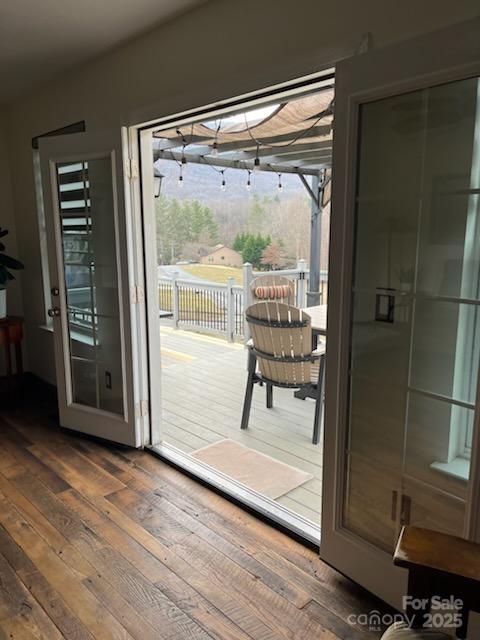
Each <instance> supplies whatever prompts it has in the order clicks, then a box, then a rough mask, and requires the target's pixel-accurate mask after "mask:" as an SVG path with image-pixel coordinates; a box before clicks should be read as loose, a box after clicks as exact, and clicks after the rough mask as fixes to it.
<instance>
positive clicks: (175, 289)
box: [172, 271, 180, 329]
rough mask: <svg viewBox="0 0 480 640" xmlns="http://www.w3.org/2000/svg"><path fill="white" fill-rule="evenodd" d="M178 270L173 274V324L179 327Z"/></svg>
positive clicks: (176, 327)
mask: <svg viewBox="0 0 480 640" xmlns="http://www.w3.org/2000/svg"><path fill="white" fill-rule="evenodd" d="M177 278H178V271H174V272H173V274H172V313H173V326H174V328H175V329H178V321H179V319H180V300H179V292H178V285H177Z"/></svg>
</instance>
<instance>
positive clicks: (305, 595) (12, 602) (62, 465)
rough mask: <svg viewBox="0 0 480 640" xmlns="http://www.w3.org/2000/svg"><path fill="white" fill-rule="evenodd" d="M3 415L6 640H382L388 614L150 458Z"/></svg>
mask: <svg viewBox="0 0 480 640" xmlns="http://www.w3.org/2000/svg"><path fill="white" fill-rule="evenodd" d="M23 405H24V407H23V408H22V409H16V410H14V409H10V410H0V503H1V504H0V638H15V639H27V638H35V639H42V640H56V639H57V638H70V639H72V640H80V639H87V638H88V639H89V640H91V639H92V638H98V639H100V640H109V639H112V640H113V639H115V640H118V639H120V638H121V639H127V638H128V639H130V638H135V639H138V640H150V639H151V640H154V639H155V640H158V639H160V638H161V639H168V640H170V639H171V640H174V639H175V640H181V639H183V638H188V639H190V638H198V639H202V640H207V639H208V638H217V639H220V640H247V639H249V640H252V639H253V640H267V639H273V638H289V639H295V640H296V639H299V640H300V639H303V640H317V639H325V640H335V639H337V638H342V639H345V640H346V639H356V638H358V639H365V640H366V639H367V638H378V637H379V636H380V633H373V632H367V631H365V630H364V629H363V628H362V627H360V626H355V625H354V624H351V623H350V622H349V615H350V614H355V613H357V614H358V613H366V612H368V611H370V610H371V609H378V608H379V607H380V604H379V602H378V601H376V600H374V599H373V598H372V597H371V596H369V595H368V594H366V593H365V592H364V591H362V590H361V589H360V588H358V587H357V586H355V585H354V584H353V583H351V582H350V581H348V580H347V579H345V578H343V577H342V576H341V575H339V574H337V573H336V572H335V571H333V570H332V569H330V568H329V567H328V566H326V565H325V564H324V563H322V562H321V561H320V560H319V558H318V557H317V555H316V553H315V552H314V551H312V550H310V549H308V548H306V547H304V546H303V545H301V544H299V543H298V542H295V541H293V540H291V539H290V538H288V537H286V536H284V535H283V534H282V533H280V532H278V531H276V530H275V529H273V528H271V527H269V526H267V525H266V524H264V523H262V522H260V521H258V520H257V519H256V518H254V517H253V516H252V515H249V514H248V513H246V512H244V511H243V510H242V509H240V508H238V507H236V506H234V505H232V504H231V503H229V502H228V501H227V500H225V499H223V498H222V497H220V496H218V495H217V494H215V493H213V492H211V491H210V490H208V489H207V488H205V487H203V486H201V485H199V484H198V483H196V482H195V481H194V480H192V479H190V478H188V477H186V476H185V475H183V474H182V473H180V472H178V471H176V470H174V469H172V468H171V467H169V466H167V465H165V464H164V463H162V462H161V461H160V460H158V459H156V458H154V457H153V456H151V455H150V454H149V453H146V452H139V451H131V450H127V449H121V448H117V447H110V446H108V447H107V446H104V445H101V444H98V443H97V442H94V441H92V440H89V439H87V438H84V437H77V436H75V435H73V434H71V433H69V432H66V431H63V430H60V429H59V428H58V427H56V426H55V424H54V421H53V420H52V419H51V418H50V417H49V416H51V415H52V413H53V411H54V410H53V409H52V405H51V403H50V402H49V401H33V400H31V401H29V400H26V401H24V403H23Z"/></svg>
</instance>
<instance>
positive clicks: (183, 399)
mask: <svg viewBox="0 0 480 640" xmlns="http://www.w3.org/2000/svg"><path fill="white" fill-rule="evenodd" d="M161 351H162V352H161V362H162V388H161V393H162V405H163V422H162V424H163V434H162V437H163V440H165V441H166V442H168V443H169V444H172V445H174V446H176V447H177V448H179V449H180V450H181V451H184V452H185V453H191V452H192V451H194V450H195V449H200V448H201V447H204V446H206V445H208V444H211V443H213V442H217V441H219V440H222V439H223V438H229V439H231V440H235V441H236V442H241V443H242V444H244V445H245V446H247V447H250V448H251V449H255V450H256V451H260V452H261V453H264V454H266V455H268V456H270V457H272V458H275V459H276V460H280V461H281V462H285V463H286V464H289V465H291V466H293V467H295V468H297V469H301V470H303V471H306V472H308V473H310V474H312V475H313V479H312V480H309V481H308V482H305V483H304V484H302V485H301V486H299V487H297V488H295V489H293V490H292V491H290V492H288V493H287V494H285V495H283V496H281V497H280V498H278V499H277V502H279V503H280V504H282V505H284V506H285V507H287V508H289V509H291V510H292V511H294V512H295V513H297V514H299V515H301V516H303V517H305V518H308V519H309V520H311V521H312V522H314V523H315V524H317V525H318V524H320V507H321V479H322V444H321V442H320V444H318V445H314V444H312V430H313V414H314V408H315V407H314V401H313V400H311V399H307V400H305V401H302V400H297V399H296V398H294V397H293V391H292V390H291V389H279V388H276V389H274V392H273V393H274V406H273V408H272V409H267V408H266V407H265V390H264V389H262V388H260V387H258V386H256V387H255V389H254V393H253V403H252V410H251V413H250V422H249V428H248V429H247V430H246V431H241V430H240V418H241V415H242V407H243V399H244V394H245V383H246V376H247V372H246V358H247V355H246V352H245V349H244V348H243V346H242V345H240V344H235V345H232V344H229V343H228V342H226V340H223V339H220V338H216V337H210V336H204V335H201V334H196V333H193V332H187V331H182V330H179V331H176V330H173V329H172V328H170V327H167V326H162V327H161Z"/></svg>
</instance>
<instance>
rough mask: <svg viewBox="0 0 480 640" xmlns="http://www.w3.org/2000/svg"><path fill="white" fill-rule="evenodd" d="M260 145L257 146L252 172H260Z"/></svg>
mask: <svg viewBox="0 0 480 640" xmlns="http://www.w3.org/2000/svg"><path fill="white" fill-rule="evenodd" d="M259 148H260V145H259V144H257V155H256V156H255V160H254V162H253V170H254V171H260V158H259V157H258V154H259Z"/></svg>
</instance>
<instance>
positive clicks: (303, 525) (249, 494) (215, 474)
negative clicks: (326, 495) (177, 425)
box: [150, 443, 320, 545]
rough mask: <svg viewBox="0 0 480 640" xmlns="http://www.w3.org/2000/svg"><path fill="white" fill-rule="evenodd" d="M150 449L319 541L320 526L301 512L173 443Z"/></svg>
mask: <svg viewBox="0 0 480 640" xmlns="http://www.w3.org/2000/svg"><path fill="white" fill-rule="evenodd" d="M150 449H151V450H152V451H154V452H156V453H158V454H159V455H160V456H161V457H162V458H166V459H167V460H170V461H171V462H173V463H175V464H176V465H178V466H180V467H182V468H183V469H185V470H186V471H188V472H190V473H193V474H195V475H196V476H197V477H198V478H200V479H201V480H203V481H205V482H208V484H210V485H212V486H213V487H216V488H217V489H220V490H221V491H224V492H226V493H228V494H229V495H231V496H232V497H233V498H235V499H236V500H239V501H240V502H242V503H244V504H245V505H246V506H247V507H250V508H251V509H255V511H258V512H259V513H260V514H262V515H264V516H268V517H269V518H271V519H272V520H273V521H274V522H277V523H278V524H281V525H283V526H284V527H287V528H288V529H290V531H293V532H294V533H296V534H297V535H299V536H301V537H302V538H305V539H306V540H308V541H309V542H313V543H314V544H317V545H318V544H319V542H320V527H319V526H318V525H315V524H314V523H313V522H310V520H307V519H306V518H304V517H303V516H300V515H298V514H296V513H294V512H293V511H291V510H290V509H287V508H286V507H284V506H283V505H281V504H279V503H278V502H275V501H274V500H272V499H270V498H267V497H265V496H263V495H262V494H260V493H258V492H257V491H254V490H253V489H249V488H248V487H246V486H245V485H243V484H242V483H241V482H238V481H237V480H234V479H233V478H230V477H229V476H227V475H225V474H224V473H222V472H220V471H217V470H216V469H213V468H212V467H210V466H209V465H207V464H205V463H204V462H202V461H201V460H197V459H195V458H193V457H192V456H190V455H189V454H188V453H184V452H183V451H181V450H180V449H178V448H177V447H174V446H173V445H170V444H167V443H161V444H158V445H155V446H153V447H150ZM319 499H320V497H319Z"/></svg>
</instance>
